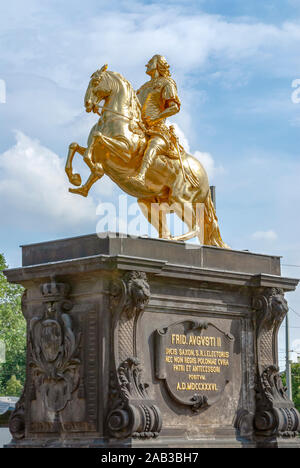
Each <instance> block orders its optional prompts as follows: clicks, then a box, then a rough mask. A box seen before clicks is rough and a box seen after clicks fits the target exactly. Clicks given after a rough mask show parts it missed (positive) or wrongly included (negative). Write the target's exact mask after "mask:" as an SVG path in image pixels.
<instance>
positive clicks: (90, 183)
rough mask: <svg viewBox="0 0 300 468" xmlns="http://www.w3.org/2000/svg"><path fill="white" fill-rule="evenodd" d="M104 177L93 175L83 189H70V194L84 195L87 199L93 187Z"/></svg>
mask: <svg viewBox="0 0 300 468" xmlns="http://www.w3.org/2000/svg"><path fill="white" fill-rule="evenodd" d="M103 174H104V173H103ZM103 174H102V175H103ZM102 175H99V174H94V173H92V174H91V175H90V177H89V178H88V180H87V181H86V183H85V184H84V185H83V186H82V187H79V188H77V189H72V188H69V192H71V193H76V194H77V195H82V196H83V197H87V196H88V193H89V191H90V189H91V187H92V186H93V185H94V183H95V182H97V180H99V179H101V177H102Z"/></svg>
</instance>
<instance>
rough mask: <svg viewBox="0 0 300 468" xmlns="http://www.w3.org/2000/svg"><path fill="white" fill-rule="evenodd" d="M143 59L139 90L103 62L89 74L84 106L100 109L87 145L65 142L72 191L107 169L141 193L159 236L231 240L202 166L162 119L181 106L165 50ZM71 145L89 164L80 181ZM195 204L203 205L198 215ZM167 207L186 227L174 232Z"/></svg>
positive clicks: (84, 188) (85, 189)
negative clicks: (142, 80)
mask: <svg viewBox="0 0 300 468" xmlns="http://www.w3.org/2000/svg"><path fill="white" fill-rule="evenodd" d="M146 67H147V70H146V73H147V74H148V75H149V76H150V80H149V81H147V82H146V83H145V84H144V85H143V86H141V88H140V89H139V90H138V91H137V92H135V91H134V89H133V87H132V86H131V84H130V83H129V82H128V81H127V80H126V79H125V78H124V77H123V76H122V75H120V74H119V73H116V72H113V71H110V70H108V69H107V65H104V66H103V67H102V68H101V69H100V70H97V71H96V72H95V73H94V74H93V75H92V76H91V79H90V83H89V86H88V88H87V91H86V94H85V100H84V104H85V109H86V111H87V112H94V113H97V114H99V116H100V119H99V121H98V122H97V123H96V125H94V127H93V128H92V130H91V132H90V135H89V138H88V146H87V147H82V146H80V145H78V144H77V143H71V145H70V146H69V153H68V158H67V162H66V168H65V170H66V173H67V175H68V178H69V181H70V182H71V184H73V185H75V186H77V187H78V188H75V189H69V191H70V192H72V193H76V194H79V195H82V196H84V197H86V196H87V195H88V193H89V190H90V188H91V187H92V185H93V184H94V183H95V182H97V181H98V180H99V179H100V178H101V177H102V176H103V175H104V174H107V175H108V176H109V177H110V178H111V179H112V180H113V181H114V182H115V183H116V184H117V185H118V186H119V187H120V188H121V189H122V190H124V191H125V192H126V193H128V194H129V195H131V196H133V197H136V198H137V199H138V204H139V206H140V208H141V210H142V212H143V214H144V215H145V216H146V218H147V219H148V221H149V222H150V223H151V224H152V225H153V226H154V228H155V229H156V230H157V231H158V234H159V237H161V238H163V239H173V240H188V239H191V238H193V237H198V239H199V240H200V243H203V244H205V245H213V246H217V247H223V248H228V246H227V245H226V244H225V243H224V242H223V240H222V238H221V234H220V231H219V226H218V219H217V216H216V212H215V208H214V205H213V203H212V199H211V193H210V187H209V182H208V177H207V174H206V171H205V169H204V167H203V166H202V164H201V163H200V162H199V161H198V159H196V158H195V157H194V156H192V155H190V154H188V153H186V152H185V151H184V149H183V147H182V146H181V145H180V143H179V140H178V137H177V135H176V133H175V131H174V128H173V126H170V127H168V126H167V125H166V119H167V117H170V116H172V115H175V114H176V113H177V112H179V110H180V100H179V98H178V94H177V86H176V83H175V81H174V80H173V79H172V78H171V74H170V71H169V65H168V62H167V61H166V59H165V58H164V57H163V56H161V55H154V57H152V58H151V60H150V61H149V62H148V64H147V65H146ZM101 101H104V104H103V105H102V106H100V102H101ZM100 108H101V109H102V110H101V114H100V113H99V109H100ZM75 153H79V154H80V155H81V156H83V160H84V162H85V163H86V164H87V165H88V167H89V168H90V171H91V174H90V176H89V178H88V180H87V182H86V183H85V184H84V185H81V177H80V175H79V174H74V173H73V168H72V162H73V158H74V155H75ZM199 206H202V207H203V211H202V213H203V214H202V217H201V216H199ZM172 212H173V213H176V214H177V215H178V216H179V217H180V219H182V221H183V222H184V223H186V225H187V227H188V232H187V233H186V234H183V235H181V236H177V237H172V236H171V233H170V231H169V228H168V225H167V217H166V215H167V213H172ZM201 220H202V221H201Z"/></svg>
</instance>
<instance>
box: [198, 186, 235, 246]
mask: <svg viewBox="0 0 300 468" xmlns="http://www.w3.org/2000/svg"><path fill="white" fill-rule="evenodd" d="M204 245H214V246H216V247H222V248H223V249H230V247H229V246H228V245H227V244H225V242H224V241H223V240H222V237H221V233H220V229H219V224H218V218H217V215H216V210H215V207H214V204H213V201H212V198H211V193H210V190H209V191H208V195H207V197H206V200H205V202H204Z"/></svg>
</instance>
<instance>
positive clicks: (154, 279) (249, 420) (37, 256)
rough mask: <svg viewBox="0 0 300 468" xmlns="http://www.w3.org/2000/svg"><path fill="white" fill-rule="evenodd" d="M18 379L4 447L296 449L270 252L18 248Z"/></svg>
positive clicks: (97, 244) (85, 242)
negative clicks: (21, 354)
mask: <svg viewBox="0 0 300 468" xmlns="http://www.w3.org/2000/svg"><path fill="white" fill-rule="evenodd" d="M22 250H23V267H22V268H18V269H11V270H7V271H6V272H5V274H6V276H7V278H8V280H9V281H10V282H12V283H19V284H22V285H23V286H24V287H25V288H26V293H25V294H24V297H23V301H22V308H23V313H24V316H25V318H26V320H27V323H28V350H27V378H26V385H25V388H24V392H23V395H22V397H21V399H20V401H19V403H18V404H17V406H16V410H15V412H14V413H13V415H12V418H11V421H10V429H11V432H12V434H13V437H14V439H13V441H12V443H11V444H10V445H9V446H8V447H20V448H21V447H99V448H100V447H103V448H105V447H106V448H114V447H115V448H116V447H119V448H120V447H134V448H151V447H152V448H167V447H169V448H204V447H249V448H252V447H258V446H264V447H281V446H284V447H299V439H298V438H297V437H296V435H297V431H299V428H300V427H299V426H300V417H299V413H298V412H297V411H296V409H295V408H294V405H293V403H292V402H291V401H289V400H288V399H287V397H286V394H285V392H284V390H283V387H282V382H281V379H280V376H279V370H278V367H277V365H278V358H277V334H278V329H279V326H280V324H281V322H282V320H283V319H284V317H285V314H286V312H287V304H286V301H285V299H284V292H287V291H293V290H294V289H295V288H296V286H297V283H298V281H297V280H295V279H290V278H283V277H282V276H281V275H280V258H279V257H273V256H268V255H259V254H253V253H250V252H240V251H233V250H224V249H219V248H214V247H206V246H203V247H199V246H197V245H191V244H184V243H182V242H171V241H163V240H157V239H148V238H137V239H132V238H126V237H122V236H120V235H110V236H109V237H106V238H102V239H100V238H98V237H97V236H96V235H90V236H82V237H78V238H72V239H64V240H59V241H53V242H46V243H42V244H35V245H30V246H23V249H22Z"/></svg>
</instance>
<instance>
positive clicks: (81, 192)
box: [69, 188, 88, 197]
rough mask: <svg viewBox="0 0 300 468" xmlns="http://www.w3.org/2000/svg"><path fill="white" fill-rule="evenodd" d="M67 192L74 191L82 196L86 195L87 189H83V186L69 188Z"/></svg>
mask: <svg viewBox="0 0 300 468" xmlns="http://www.w3.org/2000/svg"><path fill="white" fill-rule="evenodd" d="M69 192H71V193H75V194H76V195H81V196H82V197H87V196H88V191H87V190H85V189H83V188H79V189H72V188H69Z"/></svg>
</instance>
